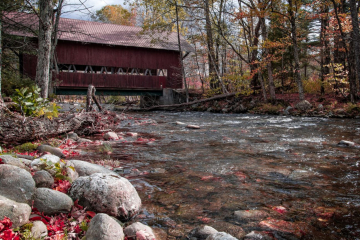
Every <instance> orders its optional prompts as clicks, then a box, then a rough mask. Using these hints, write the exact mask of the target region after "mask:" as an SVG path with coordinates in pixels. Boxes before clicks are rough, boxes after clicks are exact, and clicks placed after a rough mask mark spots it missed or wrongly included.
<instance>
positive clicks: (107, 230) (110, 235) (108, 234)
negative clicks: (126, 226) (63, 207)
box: [85, 213, 124, 240]
mask: <svg viewBox="0 0 360 240" xmlns="http://www.w3.org/2000/svg"><path fill="white" fill-rule="evenodd" d="M85 238H86V240H114V239H116V240H123V239H124V232H123V228H122V227H121V226H120V224H119V223H117V222H116V221H115V220H114V219H113V218H112V217H110V216H109V215H107V214H104V213H98V214H96V216H95V217H94V218H93V219H91V222H90V224H89V228H88V230H87V232H86V235H85Z"/></svg>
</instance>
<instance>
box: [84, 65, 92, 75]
mask: <svg viewBox="0 0 360 240" xmlns="http://www.w3.org/2000/svg"><path fill="white" fill-rule="evenodd" d="M84 72H85V73H94V70H93V69H92V67H91V66H86V68H85V71H84Z"/></svg>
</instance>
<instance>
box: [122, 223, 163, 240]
mask: <svg viewBox="0 0 360 240" xmlns="http://www.w3.org/2000/svg"><path fill="white" fill-rule="evenodd" d="M124 233H125V235H126V236H127V237H128V238H129V237H132V238H134V237H136V239H143V240H155V239H156V238H155V234H154V232H153V230H152V229H151V227H149V226H146V225H144V224H142V223H140V222H135V223H133V224H131V225H130V226H127V227H126V228H125V229H124Z"/></svg>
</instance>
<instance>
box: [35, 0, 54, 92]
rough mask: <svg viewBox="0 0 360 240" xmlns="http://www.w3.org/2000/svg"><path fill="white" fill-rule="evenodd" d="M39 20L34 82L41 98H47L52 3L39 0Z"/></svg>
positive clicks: (48, 0) (50, 0)
mask: <svg viewBox="0 0 360 240" xmlns="http://www.w3.org/2000/svg"><path fill="white" fill-rule="evenodd" d="M39 7H40V20H39V37H38V59H37V66H36V77H35V82H36V84H37V85H38V86H39V87H40V88H41V97H43V98H47V97H48V90H49V71H50V54H51V33H52V28H53V26H52V16H53V1H52V0H40V1H39Z"/></svg>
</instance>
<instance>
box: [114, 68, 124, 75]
mask: <svg viewBox="0 0 360 240" xmlns="http://www.w3.org/2000/svg"><path fill="white" fill-rule="evenodd" d="M116 73H117V74H121V75H125V74H126V70H125V71H124V69H123V68H118V70H117V72H116Z"/></svg>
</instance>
